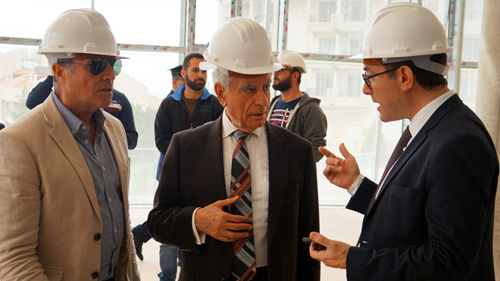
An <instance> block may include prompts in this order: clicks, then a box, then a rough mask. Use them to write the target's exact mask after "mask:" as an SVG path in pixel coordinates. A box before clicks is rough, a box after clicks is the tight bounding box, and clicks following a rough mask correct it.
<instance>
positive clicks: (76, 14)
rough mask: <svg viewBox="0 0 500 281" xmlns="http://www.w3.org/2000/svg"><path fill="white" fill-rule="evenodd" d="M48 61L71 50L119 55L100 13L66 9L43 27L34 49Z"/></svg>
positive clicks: (63, 56)
mask: <svg viewBox="0 0 500 281" xmlns="http://www.w3.org/2000/svg"><path fill="white" fill-rule="evenodd" d="M38 53H39V54H44V55H45V56H47V58H48V59H49V63H50V64H52V63H54V62H55V61H56V60H57V58H68V57H74V54H75V53H81V54H94V55H105V56H117V57H118V56H119V55H120V51H119V50H118V47H117V45H116V40H115V36H114V35H113V32H112V31H111V28H110V27H109V24H108V22H107V21H106V19H105V18H104V16H103V15H102V14H100V13H99V12H97V11H95V10H91V9H75V10H68V11H66V12H64V13H62V14H60V15H59V16H58V17H57V18H56V19H55V20H54V21H53V22H52V23H51V24H50V25H49V27H48V28H47V31H45V36H44V37H43V41H42V43H41V44H40V47H39V49H38Z"/></svg>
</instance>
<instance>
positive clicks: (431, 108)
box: [409, 90, 455, 138]
mask: <svg viewBox="0 0 500 281" xmlns="http://www.w3.org/2000/svg"><path fill="white" fill-rule="evenodd" d="M454 94H455V91H454V90H450V91H448V92H446V93H444V94H442V95H440V96H439V97H437V98H436V99H434V100H433V101H431V102H430V103H428V104H427V105H426V106H424V107H423V108H422V109H420V111H418V112H417V114H415V116H414V117H413V120H411V123H410V125H409V126H410V133H411V135H412V136H416V135H417V134H418V132H419V131H420V129H422V127H423V126H424V125H425V123H427V121H428V120H429V119H430V118H431V116H432V114H434V112H435V111H436V110H437V109H438V108H439V107H440V106H441V105H442V104H443V103H445V102H446V101H447V100H448V99H449V98H450V97H451V96H453V95H454ZM412 138H413V137H412Z"/></svg>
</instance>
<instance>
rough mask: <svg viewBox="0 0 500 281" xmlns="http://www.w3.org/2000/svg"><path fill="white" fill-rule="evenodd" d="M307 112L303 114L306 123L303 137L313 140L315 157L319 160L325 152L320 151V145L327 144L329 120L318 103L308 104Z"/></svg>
mask: <svg viewBox="0 0 500 281" xmlns="http://www.w3.org/2000/svg"><path fill="white" fill-rule="evenodd" d="M303 110H307V113H306V114H303V115H302V118H304V120H302V121H301V122H303V123H304V127H303V130H304V131H303V137H304V138H305V139H307V140H308V141H309V142H311V144H312V146H313V148H314V158H315V161H316V162H318V161H319V160H321V158H323V154H321V152H319V151H318V147H320V146H325V145H326V139H325V138H326V129H327V127H328V122H327V120H326V116H325V114H324V113H323V110H322V109H321V107H319V105H318V104H317V103H314V102H312V103H310V104H308V105H307V109H306V108H304V109H303Z"/></svg>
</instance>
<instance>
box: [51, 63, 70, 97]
mask: <svg viewBox="0 0 500 281" xmlns="http://www.w3.org/2000/svg"><path fill="white" fill-rule="evenodd" d="M72 62H74V59H72V58H59V59H57V61H56V62H55V63H59V64H61V65H63V67H66V68H67V69H69V71H70V72H73V70H74V69H75V65H74V64H71V63H72ZM53 79H54V80H53V81H54V82H53V87H54V92H56V93H59V81H57V78H56V75H54V76H53Z"/></svg>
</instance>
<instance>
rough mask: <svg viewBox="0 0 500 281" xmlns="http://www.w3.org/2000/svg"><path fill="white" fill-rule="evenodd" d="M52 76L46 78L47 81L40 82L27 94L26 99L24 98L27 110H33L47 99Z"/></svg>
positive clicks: (50, 89)
mask: <svg viewBox="0 0 500 281" xmlns="http://www.w3.org/2000/svg"><path fill="white" fill-rule="evenodd" d="M53 79H54V77H53V76H50V75H49V76H47V79H45V80H43V81H42V82H40V83H39V84H38V85H36V86H35V87H34V88H33V89H32V90H31V92H29V94H28V97H27V98H26V107H27V108H29V109H33V108H34V107H35V106H37V105H39V104H41V103H43V102H44V101H45V100H46V99H47V97H48V96H49V95H50V93H51V92H52V86H53V83H54V82H53Z"/></svg>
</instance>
